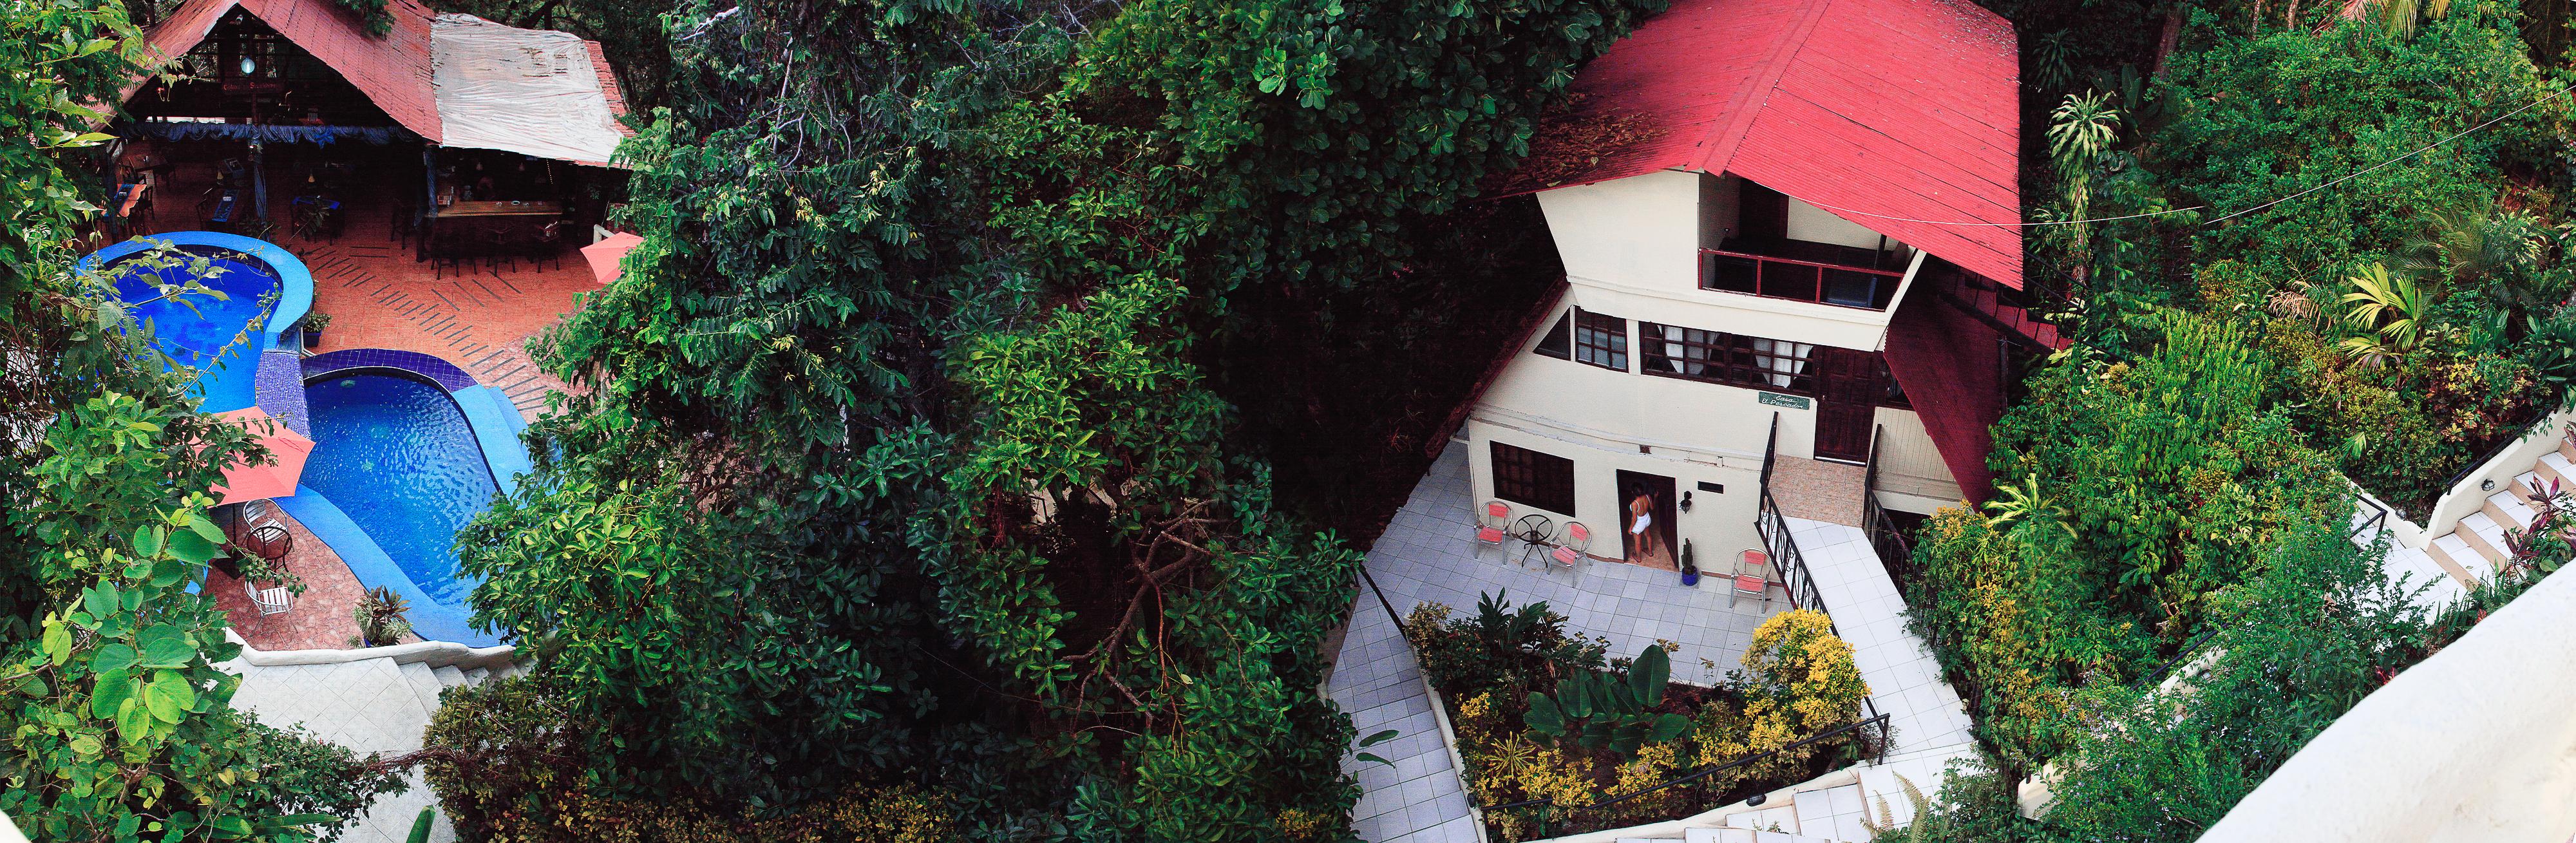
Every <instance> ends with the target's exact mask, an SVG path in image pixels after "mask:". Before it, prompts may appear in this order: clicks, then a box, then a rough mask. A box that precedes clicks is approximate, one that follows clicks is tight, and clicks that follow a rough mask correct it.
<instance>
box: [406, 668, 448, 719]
mask: <svg viewBox="0 0 2576 843" xmlns="http://www.w3.org/2000/svg"><path fill="white" fill-rule="evenodd" d="M397 669H398V670H400V671H402V677H403V684H405V685H408V686H411V694H412V696H415V697H418V698H420V707H421V709H422V710H424V711H427V712H429V713H431V714H437V713H438V692H439V691H441V690H444V689H446V688H447V686H445V685H441V684H439V683H438V672H437V671H434V670H431V669H430V667H429V665H425V664H422V663H420V662H412V663H410V664H407V665H403V666H401V667H399V668H397Z"/></svg>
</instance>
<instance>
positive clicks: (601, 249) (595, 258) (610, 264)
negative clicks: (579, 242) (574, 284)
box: [581, 231, 644, 287]
mask: <svg viewBox="0 0 2576 843" xmlns="http://www.w3.org/2000/svg"><path fill="white" fill-rule="evenodd" d="M642 242H644V238H642V237H637V236H635V235H632V234H628V233H626V232H623V231H620V232H618V233H616V234H611V235H608V237H607V239H604V240H601V241H599V242H597V243H592V244H590V245H588V246H583V247H581V256H582V258H583V259H584V260H588V261H590V274H592V275H596V276H599V285H600V286H602V287H605V286H608V282H611V281H615V280H617V276H619V275H623V274H625V273H624V272H622V271H620V270H619V269H618V268H617V262H618V261H622V260H625V259H626V253H627V252H631V251H634V250H635V244H637V243H642Z"/></svg>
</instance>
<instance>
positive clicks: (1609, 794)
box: [1363, 594, 1886, 840]
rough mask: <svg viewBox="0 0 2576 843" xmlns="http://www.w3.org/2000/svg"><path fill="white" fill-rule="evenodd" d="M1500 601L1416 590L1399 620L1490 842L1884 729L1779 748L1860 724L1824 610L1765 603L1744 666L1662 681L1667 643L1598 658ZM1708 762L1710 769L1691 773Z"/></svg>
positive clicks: (1773, 765) (1788, 761) (1691, 798)
mask: <svg viewBox="0 0 2576 843" xmlns="http://www.w3.org/2000/svg"><path fill="white" fill-rule="evenodd" d="M1505 598H1506V595H1493V594H1488V595H1483V596H1481V597H1480V599H1479V600H1478V601H1477V606H1476V614H1475V615H1474V616H1472V617H1463V618H1455V619H1453V618H1451V617H1450V614H1451V610H1450V609H1449V607H1447V606H1443V605H1440V604H1438V603H1424V604H1421V605H1419V606H1416V607H1414V610H1413V613H1412V615H1411V616H1410V617H1408V618H1406V619H1405V620H1404V622H1403V624H1402V626H1403V629H1404V635H1405V638H1406V639H1407V640H1408V641H1410V642H1411V643H1412V645H1413V648H1414V651H1415V652H1416V653H1418V654H1419V655H1420V658H1421V659H1422V664H1423V671H1424V673H1425V674H1426V675H1427V676H1428V678H1429V679H1430V680H1431V685H1432V687H1433V688H1434V689H1436V690H1438V691H1439V692H1440V695H1441V696H1440V699H1441V701H1442V702H1443V703H1444V704H1447V705H1450V706H1454V708H1453V709H1452V710H1451V712H1450V714H1451V720H1452V721H1453V722H1455V723H1456V724H1457V726H1456V728H1457V736H1458V743H1459V746H1458V752H1459V755H1460V758H1461V760H1462V761H1464V762H1465V764H1466V769H1465V770H1463V771H1462V772H1463V773H1464V776H1465V779H1466V785H1467V791H1468V795H1469V796H1470V798H1472V799H1474V800H1475V801H1476V802H1477V803H1478V804H1480V805H1483V806H1485V807H1486V808H1487V810H1486V812H1485V820H1486V822H1487V824H1488V826H1489V829H1488V830H1489V832H1490V833H1491V834H1493V835H1494V836H1499V837H1501V838H1502V839H1505V840H1529V839H1535V838H1541V837H1552V836H1558V835H1563V834H1570V833H1577V832H1582V831H1597V830H1600V829H1607V828H1619V827H1623V826H1630V825H1638V824H1642V823H1651V822H1661V821H1665V820H1671V819H1677V818H1679V817H1682V816H1684V815H1686V814H1689V813H1692V812H1693V811H1695V810H1697V809H1699V808H1704V807H1705V806H1708V805H1721V804H1725V803H1728V802H1732V801H1734V800H1736V799H1740V798H1742V797H1744V796H1748V795H1751V794H1754V793H1762V792H1767V791H1770V790H1772V789H1774V788H1777V787H1781V786H1785V785H1790V784H1795V783H1797V782H1801V781H1805V780H1807V779H1809V778H1811V777H1813V776H1815V775H1817V774H1819V773H1822V772H1824V771H1825V770H1828V769H1833V768H1838V767H1841V766H1844V765H1847V764H1849V763H1850V762H1851V761H1853V760H1856V759H1858V758H1859V757H1861V756H1862V755H1864V754H1865V753H1866V752H1868V751H1869V749H1870V748H1871V747H1874V746H1879V745H1882V744H1881V741H1883V740H1884V739H1885V737H1886V736H1884V735H1881V734H1877V733H1876V732H1874V731H1873V730H1870V729H1866V728H1864V729H1859V730H1855V731H1852V732H1845V733H1842V734H1841V735H1838V736H1835V737H1832V738H1826V739H1824V740H1821V741H1816V742H1814V743H1808V744H1805V745H1803V746H1798V747H1796V748H1790V746H1789V745H1790V744H1792V743H1794V742H1798V741H1801V740H1806V739H1808V738H1813V737H1816V736H1819V735H1823V734H1826V733H1828V732H1832V731H1834V730H1836V729H1839V728H1842V727H1846V726H1850V725H1853V724H1855V723H1858V722H1860V721H1861V719H1862V714H1861V711H1862V700H1863V699H1864V698H1866V697H1867V696H1868V694H1869V689H1868V686H1867V685H1866V684H1864V683H1863V682H1862V681H1861V678H1860V668H1859V667H1858V666H1857V665H1856V664H1855V663H1854V662H1853V661H1852V648H1851V645H1849V644H1847V643H1844V642H1843V640H1842V639H1841V638H1839V637H1837V636H1835V635H1834V633H1833V624H1832V622H1831V621H1829V620H1827V619H1826V617H1825V616H1824V615H1823V614H1822V613H1819V612H1813V611H1789V612H1783V613H1780V614H1777V615H1774V616H1772V617H1771V618H1770V619H1769V620H1766V621H1764V622H1763V624H1762V626H1761V627H1760V628H1758V629H1756V630H1755V631H1754V633H1753V640H1752V641H1751V642H1750V646H1748V647H1747V648H1746V650H1745V653H1744V658H1743V669H1742V670H1734V671H1729V672H1728V673H1727V675H1726V678H1725V679H1724V680H1723V681H1721V682H1719V683H1718V684H1717V685H1716V686H1715V687H1701V686H1694V685H1685V684H1678V683H1671V682H1670V679H1671V662H1670V658H1671V656H1670V655H1669V654H1668V652H1667V649H1666V648H1667V647H1670V646H1674V645H1670V644H1668V643H1663V644H1653V645H1648V646H1647V647H1646V648H1645V649H1643V650H1641V651H1639V653H1638V654H1637V657H1636V658H1634V659H1609V660H1605V659H1604V658H1603V656H1604V654H1605V651H1606V645H1605V644H1604V643H1603V642H1602V641H1601V640H1600V639H1597V638H1586V637H1583V636H1579V635H1572V634H1569V633H1567V632H1566V630H1565V622H1566V619H1565V617H1564V616H1562V615H1558V614H1556V613H1554V612H1552V611H1550V610H1549V609H1548V605H1547V604H1546V603H1531V604H1528V605H1524V606H1522V607H1520V608H1519V609H1517V610H1515V609H1512V608H1511V607H1510V606H1509V605H1508V604H1507V603H1506V602H1505ZM1363 610H1365V609H1363ZM1703 664H1707V663H1705V662H1703ZM1709 667H1710V668H1711V669H1712V670H1713V669H1714V668H1715V665H1713V664H1712V665H1709ZM1737 762H1743V763H1737ZM1707 768H1719V769H1715V770H1713V771H1712V772H1710V773H1709V774H1708V775H1696V773H1697V772H1698V771H1700V770H1703V769H1707ZM1684 777H1688V778H1689V782H1688V783H1686V784H1683V785H1678V786H1672V787H1666V786H1665V785H1667V784H1668V783H1670V782H1672V781H1673V780H1675V779H1677V778H1684ZM1499 806H1512V807H1499ZM1695 806H1696V807H1695Z"/></svg>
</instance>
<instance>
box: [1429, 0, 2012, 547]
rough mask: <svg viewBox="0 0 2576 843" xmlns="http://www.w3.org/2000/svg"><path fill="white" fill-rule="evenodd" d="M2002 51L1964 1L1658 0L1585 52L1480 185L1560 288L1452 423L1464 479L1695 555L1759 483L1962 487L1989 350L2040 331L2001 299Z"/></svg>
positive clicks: (2007, 246)
mask: <svg viewBox="0 0 2576 843" xmlns="http://www.w3.org/2000/svg"><path fill="white" fill-rule="evenodd" d="M2017 68H2018V56H2017V53H2016V48H2015V45H2014V36H2013V32H2012V29H2011V27H2010V25H2009V24H2007V23H2006V22H2005V21H2004V20H2003V19H2002V18H2001V17H1999V16H1997V15H1995V14H1994V13H1992V12H1988V11H1986V10H1984V9H1982V8H1979V7H1977V6H1976V5H1974V4H1972V3H1969V2H1966V0H1789V1H1788V2H1766V1H1765V0H1680V2H1676V3H1675V4H1674V5H1673V7H1672V8H1671V10H1669V11H1667V12H1665V13H1663V14H1661V15H1658V16H1655V17H1654V18H1651V19H1649V20H1647V21H1646V22H1645V23H1644V24H1642V25H1641V26H1640V27H1639V28H1638V29H1637V30H1636V32H1635V33H1633V34H1632V35H1630V36H1629V37H1628V38H1626V39H1624V40H1622V41H1620V42H1619V43H1618V44H1617V45H1615V46H1613V47H1612V48H1611V50H1610V51H1609V52H1608V53H1607V54H1605V55H1603V56H1601V57H1600V58H1599V59H1597V60H1595V61H1594V62H1592V63H1591V64H1590V65H1588V66H1587V67H1585V68H1584V70H1583V71H1582V73H1581V74H1580V75H1579V77H1578V78H1577V80H1576V82H1575V85H1574V89H1575V91H1576V94H1577V96H1576V97H1575V99H1574V102H1573V105H1572V106H1571V108H1570V110H1569V112H1568V113H1566V114H1564V115H1561V116H1559V117H1555V118H1552V119H1551V120H1550V121H1548V122H1547V123H1546V124H1545V125H1544V126H1543V127H1542V128H1541V130H1540V133H1539V137H1538V138H1536V139H1535V141H1534V144H1533V155H1532V157H1531V159H1530V162H1529V163H1528V164H1527V165H1525V166H1524V167H1523V168H1522V169H1521V170H1519V171H1518V172H1515V173H1514V174H1512V176H1511V177H1510V179H1509V180H1508V181H1507V182H1505V183H1504V184H1502V185H1501V190H1499V191H1498V192H1499V193H1500V194H1502V195H1523V194H1529V193H1535V194H1536V195H1537V201H1538V203H1539V205H1540V208H1541V209H1542V211H1543V212H1544V213H1545V216H1546V220H1547V225H1548V228H1549V230H1550V233H1551V235H1552V236H1553V238H1554V239H1555V242H1556V246H1557V249H1558V251H1559V253H1560V255H1561V256H1562V258H1563V261H1564V265H1565V273H1566V279H1565V280H1566V284H1565V286H1564V288H1563V292H1562V293H1561V294H1560V295H1559V296H1558V298H1557V299H1556V301H1555V302H1554V303H1553V305H1552V309H1551V310H1549V311H1547V312H1545V313H1544V314H1543V315H1542V316H1541V318H1539V319H1537V320H1536V321H1534V322H1533V323H1532V324H1531V326H1530V330H1529V331H1528V335H1527V337H1526V338H1525V339H1524V340H1523V341H1522V342H1521V344H1520V346H1519V347H1517V348H1515V349H1512V350H1511V352H1510V355H1511V356H1510V357H1509V358H1508V362H1506V363H1504V364H1503V365H1501V366H1500V367H1499V368H1498V369H1497V370H1496V371H1495V373H1494V374H1492V375H1490V376H1489V379H1488V380H1487V382H1486V383H1485V384H1482V385H1481V388H1480V391H1479V393H1478V396H1477V398H1476V402H1475V404H1474V406H1473V408H1472V410H1471V411H1470V412H1469V414H1468V417H1467V423H1466V425H1465V434H1466V438H1467V440H1468V443H1469V447H1470V451H1469V461H1470V465H1471V469H1470V473H1471V476H1472V478H1473V483H1474V494H1475V495H1476V496H1477V499H1478V500H1479V501H1483V500H1489V499H1493V500H1501V501H1503V502H1506V503H1507V504H1509V505H1510V506H1511V507H1512V508H1513V511H1514V514H1515V516H1518V515H1519V514H1521V513H1538V514H1543V515H1546V516H1548V517H1549V518H1550V519H1551V520H1552V521H1553V522H1555V523H1556V524H1559V525H1562V524H1564V523H1566V522H1569V521H1573V522H1582V523H1584V524H1586V525H1587V526H1588V528H1589V529H1590V530H1591V532H1592V533H1593V534H1594V535H1595V536H1596V537H1597V538H1596V540H1595V541H1594V542H1593V543H1592V545H1591V547H1590V548H1589V552H1590V553H1591V554H1592V555H1595V556H1599V557H1603V558H1609V559H1626V560H1627V561H1633V562H1639V563H1643V564H1652V565H1656V566H1659V567H1671V566H1672V565H1674V564H1675V562H1676V561H1678V560H1677V557H1678V556H1679V554H1680V552H1681V549H1682V548H1684V547H1689V548H1691V549H1692V552H1693V553H1694V554H1695V560H1696V561H1697V562H1698V563H1699V564H1701V565H1702V566H1704V567H1712V568H1713V567H1716V566H1717V564H1718V563H1719V562H1720V561H1721V560H1725V559H1732V558H1734V557H1735V555H1736V554H1737V553H1738V552H1740V551H1742V550H1745V549H1749V548H1757V547H1761V546H1762V540H1761V537H1760V536H1759V535H1758V534H1757V532H1756V529H1755V526H1754V525H1755V520H1756V515H1757V510H1758V509H1759V507H1760V506H1761V501H1762V498H1763V497H1764V493H1765V490H1766V487H1767V488H1768V489H1769V491H1770V492H1771V494H1772V495H1773V496H1774V497H1776V498H1777V499H1778V500H1779V508H1780V509H1782V510H1783V511H1786V512H1787V513H1788V514H1790V515H1793V516H1797V517H1803V518H1811V519H1815V520H1820V521H1830V522H1836V523H1843V524H1850V525H1854V526H1867V525H1864V524H1863V523H1862V521H1861V519H1862V518H1863V517H1864V511H1865V510H1868V511H1870V512H1872V513H1874V512H1875V510H1871V509H1870V508H1869V507H1866V506H1864V504H1863V501H1864V499H1868V498H1874V499H1875V500H1876V502H1877V503H1878V504H1879V505H1880V506H1882V507H1884V508H1885V509H1888V510H1894V511H1898V512H1914V513H1929V512H1931V511H1932V510H1933V509H1934V508H1936V507H1939V506H1942V505H1945V504H1951V503H1955V502H1957V501H1959V500H1962V499H1970V500H1974V499H1982V498H1983V497H1984V496H1985V495H1986V494H1987V493H1988V491H1989V488H1990V485H1991V483H1992V479H1991V478H1990V477H1989V476H1988V473H1987V470H1986V467H1985V460H1986V452H1987V450H1988V449H1989V447H1990V439H1989V437H1988V435H1987V428H1988V426H1989V425H1991V424H1992V423H1993V422H1994V420H1995V419H1996V417H1997V416H1998V415H1999V414H2000V412H2001V408H2002V403H2003V399H2002V387H2003V383H2004V381H2005V374H2004V367H2005V365H2006V361H2007V354H2008V352H2009V348H2008V344H2012V343H2019V344H2022V345H2024V346H2027V347H2032V348H2042V349H2044V348H2053V347H2058V346H2060V345H2062V343H2061V341H2060V340H2059V338H2058V337H2057V334H2056V332H2055V330H2054V329H2053V328H2051V327H2050V326H2047V325H2045V324H2041V323H2037V322H2034V321H2032V320H2031V319H2030V318H2029V317H2028V315H2027V314H2026V313H2025V311H2024V310H2023V309H2022V308H2021V307H2018V306H2016V304H2017V302H2018V291H2019V289H2020V287H2021V285H2022V229H2021V227H2020V222H2021V197H2020V192H2019V188H2018V183H2017V179H2018V177H2019V175H2018V169H2019V165H2018V154H2017V151H2018V148H2019V147H2018V144H2019V134H2018V133H2019V117H2018V111H2017V104H2016V90H2015V89H2016V87H2017V84H2018V72H2017ZM1636 512H1645V513H1648V518H1647V521H1648V524H1649V527H1648V528H1647V529H1646V530H1643V531H1636V530H1633V529H1632V527H1633V525H1634V523H1635V518H1634V514H1633V513H1636ZM1632 533H1634V534H1636V535H1635V536H1634V537H1632V535H1631V534H1632ZM1559 535H1560V536H1561V535H1562V533H1559ZM1639 537H1642V538H1643V541H1639V540H1638V538H1639Z"/></svg>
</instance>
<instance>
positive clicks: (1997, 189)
mask: <svg viewBox="0 0 2576 843" xmlns="http://www.w3.org/2000/svg"><path fill="white" fill-rule="evenodd" d="M2019 84H2020V56H2019V52H2018V47H2017V46H2016V44H2015V40H2014V36H2013V31H2012V27H2011V25H2010V24H2008V23H2006V22H2005V21H2004V20H2003V18H2001V17H1999V16H1997V15H1995V14H1994V13H1992V12H1989V11H1986V10H1985V9H1982V8H1979V7H1977V6H1976V5H1974V4H1972V3H1969V2H1967V0H1676V2H1675V3H1674V4H1673V6H1672V8H1671V9H1670V10H1669V11H1666V12H1664V13H1663V14H1660V15H1656V16H1655V17H1653V18H1649V19H1648V20H1647V21H1646V22H1645V23H1644V24H1642V25H1640V26H1638V27H1637V30H1636V31H1635V32H1633V33H1631V34H1630V35H1629V36H1628V37H1627V38H1624V39H1621V40H1620V41H1619V42H1618V43H1617V44H1614V45H1612V46H1611V48H1610V50H1609V52H1607V53H1604V54H1603V55H1602V56H1601V57H1600V58H1598V59H1595V60H1594V61H1593V62H1592V63H1591V64H1590V65H1589V66H1587V67H1585V68H1584V69H1583V71H1582V73H1581V74H1580V75H1578V76H1577V77H1576V79H1575V82H1574V86H1573V90H1574V93H1575V94H1576V95H1577V97H1576V99H1575V102H1574V105H1573V107H1572V109H1571V112H1570V113H1569V114H1567V115H1565V116H1562V117H1558V118H1552V119H1550V120H1549V121H1548V123H1547V124H1546V125H1543V126H1541V127H1540V129H1539V136H1538V137H1536V138H1534V139H1533V141H1532V144H1531V146H1532V152H1531V157H1530V163H1529V164H1528V165H1526V166H1524V167H1522V168H1521V171H1519V172H1515V173H1513V174H1510V175H1508V176H1506V177H1505V178H1504V179H1503V180H1502V182H1501V183H1500V185H1499V187H1500V189H1501V192H1503V193H1505V194H1514V193H1527V192H1533V191H1539V190H1547V189H1551V188H1555V187H1565V186H1571V185H1579V184H1590V183H1594V182H1602V181H1609V180H1611V179H1619V178H1627V177H1629V176H1637V175H1643V174H1646V173H1651V172H1655V171H1658V170H1689V171H1695V172H1703V173H1732V174H1735V175H1738V176H1742V177H1744V178H1747V179H1751V180H1753V181H1754V182H1757V183H1760V184H1761V185H1763V186H1765V187H1769V188H1771V189H1773V190H1777V191H1780V192H1782V193H1786V194H1788V195H1790V196H1794V197H1797V198H1798V199H1801V200H1804V201H1806V202H1808V203H1810V204H1814V205H1817V206H1819V207H1824V208H1826V210H1828V211H1831V212H1833V213H1835V214H1836V215H1838V216H1842V217H1843V218H1845V219H1848V220H1850V221H1851V222H1853V223H1856V224H1859V225H1862V226H1864V227H1867V228H1869V229H1871V230H1873V231H1878V232H1880V233H1883V234H1886V235H1888V236H1890V237H1894V238H1896V239H1897V240H1900V241H1903V242H1905V243H1906V244H1908V245H1912V246H1915V247H1918V248H1921V249H1923V250H1924V251H1928V252H1931V253H1932V254H1935V255H1939V256H1941V257H1942V258H1944V259H1947V260H1949V261H1950V262H1952V263H1956V264H1958V265H1960V266H1962V267H1965V268H1967V269H1969V270H1970V271H1973V272H1976V273H1977V274H1980V275H1984V276H1986V277H1988V278H1993V279H1995V280H1997V281H2001V282H2003V283H2005V284H2008V285H2011V286H2013V287H2015V288H2018V287H2020V286H2021V283H2022V280H2021V279H2022V266H2021V252H2022V248H2021V231H2020V229H2019V228H2017V227H2011V226H2010V225H2004V226H2000V227H1998V226H1984V225H1979V226H1959V225H1941V224H1935V223H1944V222H1975V223H1997V224H2014V223H2019V222H2020V221H2021V190H2020V182H2019V178H2020V172H2019V170H2020V163H2019V158H2020V156H2019V150H2020V147H2019V143H2020V131H2021V117H2020V111H2019V103H2018V100H2017V96H2018V92H2017V90H2016V89H2017V87H2018V85H2019ZM1837 209H1839V210H1837ZM1890 217H1893V218H1896V219H1890ZM1907 220H1922V221H1929V222H1909V221H1907Z"/></svg>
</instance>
